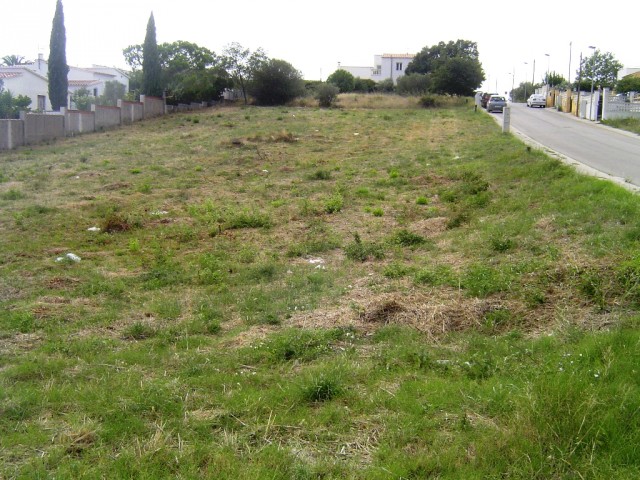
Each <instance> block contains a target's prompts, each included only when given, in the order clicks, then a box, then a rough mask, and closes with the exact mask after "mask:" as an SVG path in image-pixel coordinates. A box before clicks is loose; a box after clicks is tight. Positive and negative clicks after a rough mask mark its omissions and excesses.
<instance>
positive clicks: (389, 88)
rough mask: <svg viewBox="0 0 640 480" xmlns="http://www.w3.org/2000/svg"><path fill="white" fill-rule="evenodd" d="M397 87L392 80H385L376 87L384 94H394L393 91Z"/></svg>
mask: <svg viewBox="0 0 640 480" xmlns="http://www.w3.org/2000/svg"><path fill="white" fill-rule="evenodd" d="M395 89H396V86H395V85H394V84H393V80H391V79H390V78H385V79H384V80H382V81H380V82H378V85H377V86H376V90H377V91H378V92H384V93H392V92H393V91H395Z"/></svg>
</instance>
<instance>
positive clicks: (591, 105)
mask: <svg viewBox="0 0 640 480" xmlns="http://www.w3.org/2000/svg"><path fill="white" fill-rule="evenodd" d="M589 48H590V49H591V50H593V51H594V52H595V49H596V47H595V46H593V45H589ZM594 67H595V66H594V65H591V100H590V102H589V120H593V80H594V78H593V77H594V75H593V74H594V73H595V72H594V71H595V68H594ZM596 112H597V110H596ZM596 116H597V113H596Z"/></svg>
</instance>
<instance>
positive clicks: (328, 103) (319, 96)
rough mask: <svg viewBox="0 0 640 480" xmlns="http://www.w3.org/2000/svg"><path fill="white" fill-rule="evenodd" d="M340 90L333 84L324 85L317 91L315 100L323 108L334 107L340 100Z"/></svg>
mask: <svg viewBox="0 0 640 480" xmlns="http://www.w3.org/2000/svg"><path fill="white" fill-rule="evenodd" d="M338 93H340V89H339V88H338V87H336V86H335V85H333V84H331V83H323V84H321V85H319V86H318V88H317V89H316V94H315V98H316V100H318V103H319V104H320V106H321V107H324V108H329V107H332V106H333V105H334V104H335V102H336V99H337V98H338Z"/></svg>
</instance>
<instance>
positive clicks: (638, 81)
mask: <svg viewBox="0 0 640 480" xmlns="http://www.w3.org/2000/svg"><path fill="white" fill-rule="evenodd" d="M616 92H618V93H627V92H640V77H639V76H637V75H627V76H625V77H622V78H621V79H620V80H618V83H617V84H616Z"/></svg>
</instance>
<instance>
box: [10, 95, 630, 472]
mask: <svg viewBox="0 0 640 480" xmlns="http://www.w3.org/2000/svg"><path fill="white" fill-rule="evenodd" d="M341 102H342V108H340V109H331V110H321V109H315V108H296V107H291V108H289V109H288V111H285V110H284V109H269V108H264V109H262V108H254V107H245V108H235V107H231V108H220V109H215V110H207V111H203V112H201V113H198V114H190V115H188V116H184V115H175V116H169V117H164V118H160V119H157V120H152V121H148V122H143V123H139V124H136V125H134V126H131V127H127V128H123V129H120V130H113V131H109V132H104V133H100V134H95V135H86V136H80V137H74V138H70V139H66V140H64V141H63V142H58V143H56V144H55V145H45V146H37V147H30V148H24V149H20V150H16V151H11V152H2V153H1V154H0V163H1V164H2V171H1V173H0V207H1V208H0V233H1V234H0V251H1V252H2V260H1V261H0V477H1V478H53V477H56V478H153V479H158V478H221V479H225V478H228V479H237V478H276V479H277V478H281V479H292V478H295V479H312V478H325V479H344V478H347V479H391V478H440V479H459V478H465V479H498V478H510V479H511V478H513V479H540V480H542V479H549V478H594V479H600V478H601V479H609V478H622V479H626V478H629V479H632V478H638V477H639V476H640V455H638V447H637V446H638V445H640V436H639V435H640V434H639V432H640V423H639V422H640V420H639V419H640V416H639V415H638V411H639V409H640V380H639V379H640V376H639V375H638V365H639V364H640V334H639V332H640V329H639V328H638V327H639V325H640V323H639V319H640V315H639V314H638V306H639V305H640V290H639V285H640V260H639V258H640V257H639V256H638V254H637V252H638V247H639V246H640V230H639V229H638V225H639V224H640V203H639V201H638V197H637V196H636V195H634V194H632V193H630V192H628V191H626V190H623V189H621V188H619V187H618V186H615V185H613V184H610V183H607V182H604V181H602V180H597V179H592V178H588V177H584V176H580V175H578V174H577V173H575V172H574V171H573V170H572V169H571V168H570V167H568V166H565V165H563V164H561V163H560V162H558V161H556V160H554V159H551V158H549V157H547V156H545V155H544V154H543V153H541V152H538V151H530V150H528V149H527V148H526V147H525V146H524V145H522V144H521V143H519V142H518V141H517V140H516V139H514V138H513V137H511V136H509V135H503V134H502V133H501V132H500V130H499V128H497V126H496V125H495V123H494V122H492V121H491V119H489V118H487V117H486V116H483V115H478V114H476V113H475V112H473V108H472V107H470V105H472V104H471V103H470V104H465V103H464V101H460V102H453V101H452V102H450V103H449V104H448V105H449V106H448V107H447V108H428V109H424V108H420V107H419V106H418V102H417V100H415V99H405V98H403V99H395V97H392V96H371V97H366V96H354V97H345V98H343V99H342V100H341ZM394 102H397V105H396V104H394ZM359 107H362V108H359ZM396 107H397V108H396ZM292 113H295V116H293V115H292ZM355 133H357V134H358V135H354V134H355ZM93 226H96V227H99V228H100V230H99V231H90V230H88V228H90V227H93ZM67 253H74V254H76V255H78V256H79V257H80V258H81V261H80V262H71V261H68V262H67V261H61V262H57V261H56V259H57V258H58V257H63V256H65V255H66V254H67Z"/></svg>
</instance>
